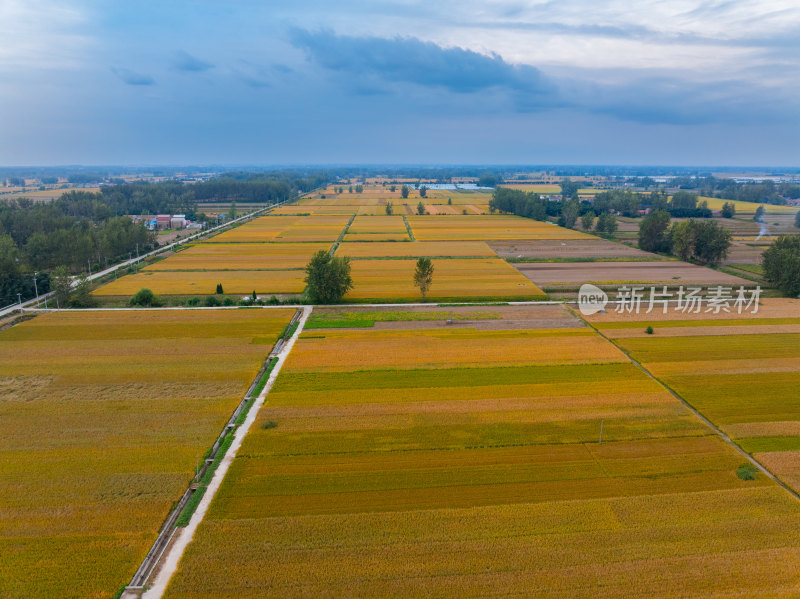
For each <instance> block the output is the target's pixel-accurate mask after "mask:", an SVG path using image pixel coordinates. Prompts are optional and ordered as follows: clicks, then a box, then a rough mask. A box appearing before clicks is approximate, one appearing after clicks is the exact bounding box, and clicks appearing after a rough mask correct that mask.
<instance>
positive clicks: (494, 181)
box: [478, 173, 503, 187]
mask: <svg viewBox="0 0 800 599" xmlns="http://www.w3.org/2000/svg"><path fill="white" fill-rule="evenodd" d="M502 182H503V180H502V179H501V178H500V176H499V175H496V174H494V173H484V174H483V175H481V178H480V179H478V187H497V186H498V185H499V184H500V183H502Z"/></svg>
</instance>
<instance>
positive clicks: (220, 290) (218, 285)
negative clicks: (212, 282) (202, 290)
mask: <svg viewBox="0 0 800 599" xmlns="http://www.w3.org/2000/svg"><path fill="white" fill-rule="evenodd" d="M214 293H216V294H217V295H222V294H223V293H225V292H224V291H223V290H222V283H217V290H216V291H215V292H214Z"/></svg>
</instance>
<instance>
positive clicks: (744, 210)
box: [699, 196, 800, 215]
mask: <svg viewBox="0 0 800 599" xmlns="http://www.w3.org/2000/svg"><path fill="white" fill-rule="evenodd" d="M699 201H700V202H708V207H709V208H710V209H711V210H722V206H723V205H724V204H725V202H732V203H733V205H734V206H735V208H736V214H737V215H741V214H755V212H756V210H758V208H759V206H763V207H764V210H765V212H766V214H795V213H796V212H797V211H798V210H800V209H799V208H798V207H797V206H776V205H774V204H757V203H755V202H741V201H739V200H723V199H720V198H710V197H706V196H701V197H700V199H699Z"/></svg>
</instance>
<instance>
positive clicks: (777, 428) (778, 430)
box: [722, 420, 800, 453]
mask: <svg viewBox="0 0 800 599" xmlns="http://www.w3.org/2000/svg"><path fill="white" fill-rule="evenodd" d="M722 428H724V429H725V432H726V433H728V434H729V435H731V436H732V437H742V438H744V437H800V420H785V421H782V422H741V423H738V424H726V425H725V426H723V427H722ZM780 453H784V452H780Z"/></svg>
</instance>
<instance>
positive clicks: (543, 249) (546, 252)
mask: <svg viewBox="0 0 800 599" xmlns="http://www.w3.org/2000/svg"><path fill="white" fill-rule="evenodd" d="M489 245H490V246H491V248H492V249H493V250H494V251H495V252H497V255H498V256H500V257H501V258H541V259H547V258H628V257H630V258H650V259H652V260H663V259H664V258H663V257H662V256H659V255H657V254H651V253H650V252H645V251H642V250H639V249H636V248H632V247H629V246H627V245H622V244H621V243H614V242H613V241H608V240H606V239H563V240H561V239H541V240H537V241H494V242H491V243H490V244H489Z"/></svg>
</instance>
